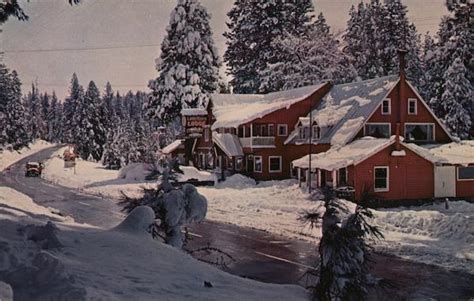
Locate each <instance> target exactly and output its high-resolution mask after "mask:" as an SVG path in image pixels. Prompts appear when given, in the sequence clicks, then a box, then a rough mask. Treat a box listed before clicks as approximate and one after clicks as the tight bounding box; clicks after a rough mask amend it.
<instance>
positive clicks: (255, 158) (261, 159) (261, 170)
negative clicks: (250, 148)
mask: <svg viewBox="0 0 474 301" xmlns="http://www.w3.org/2000/svg"><path fill="white" fill-rule="evenodd" d="M257 158H259V159H260V162H261V169H260V170H257V169H256V168H255V166H256V165H257V164H256V163H257ZM253 172H256V173H262V172H263V158H262V156H253Z"/></svg>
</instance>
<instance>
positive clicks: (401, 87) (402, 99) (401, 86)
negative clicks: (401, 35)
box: [395, 49, 408, 151]
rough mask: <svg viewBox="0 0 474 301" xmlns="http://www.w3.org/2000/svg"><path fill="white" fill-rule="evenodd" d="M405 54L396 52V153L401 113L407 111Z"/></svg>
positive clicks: (401, 122)
mask: <svg viewBox="0 0 474 301" xmlns="http://www.w3.org/2000/svg"><path fill="white" fill-rule="evenodd" d="M406 54H407V51H406V50H404V49H399V50H398V60H399V71H398V72H399V75H400V82H399V83H398V120H397V128H396V133H395V135H396V143H395V149H396V150H397V151H398V150H400V129H401V125H402V124H403V120H402V116H403V114H402V112H406V110H407V109H408V108H407V107H406V106H407V105H408V100H407V98H406V96H405V85H406V82H405V81H406V74H405V68H406V61H405V55H406Z"/></svg>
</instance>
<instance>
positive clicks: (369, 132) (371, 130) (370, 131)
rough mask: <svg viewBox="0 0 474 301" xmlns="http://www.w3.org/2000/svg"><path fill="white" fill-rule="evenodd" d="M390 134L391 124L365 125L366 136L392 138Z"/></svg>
mask: <svg viewBox="0 0 474 301" xmlns="http://www.w3.org/2000/svg"><path fill="white" fill-rule="evenodd" d="M390 132H391V131H390V123H367V124H366V125H365V136H372V137H375V138H390V135H391V133H390Z"/></svg>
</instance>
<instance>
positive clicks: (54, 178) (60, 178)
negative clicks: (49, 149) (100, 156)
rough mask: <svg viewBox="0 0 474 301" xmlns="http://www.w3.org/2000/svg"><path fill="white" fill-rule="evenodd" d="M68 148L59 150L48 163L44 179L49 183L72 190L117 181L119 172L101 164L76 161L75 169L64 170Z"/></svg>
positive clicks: (44, 171) (46, 163)
mask: <svg viewBox="0 0 474 301" xmlns="http://www.w3.org/2000/svg"><path fill="white" fill-rule="evenodd" d="M65 149H66V148H61V149H59V150H58V151H57V152H56V153H55V154H54V155H53V156H52V157H51V159H49V160H48V161H46V162H45V169H44V170H43V175H42V177H43V178H44V179H46V180H47V181H50V182H52V183H54V184H58V185H61V186H65V187H70V188H82V187H84V186H86V185H89V184H92V183H97V182H105V181H111V180H115V179H117V176H118V174H119V171H118V170H109V169H105V168H104V167H102V166H101V165H100V164H99V163H96V162H89V161H84V160H81V159H76V167H75V168H64V161H63V159H62V154H63V152H64V150H65Z"/></svg>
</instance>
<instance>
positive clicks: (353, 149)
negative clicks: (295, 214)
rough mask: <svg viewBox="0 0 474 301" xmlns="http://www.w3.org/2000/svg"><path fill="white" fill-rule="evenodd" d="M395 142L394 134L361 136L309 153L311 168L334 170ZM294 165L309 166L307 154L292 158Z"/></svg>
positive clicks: (360, 159) (365, 157)
mask: <svg viewBox="0 0 474 301" xmlns="http://www.w3.org/2000/svg"><path fill="white" fill-rule="evenodd" d="M394 142H395V136H392V137H391V138H390V139H385V138H384V139H380V138H373V137H363V138H360V139H358V140H355V141H354V142H352V143H349V144H346V145H344V146H341V147H336V148H331V149H330V150H328V151H326V152H324V153H319V154H314V155H311V169H316V168H319V169H324V170H334V169H339V168H343V167H347V166H350V165H353V164H357V163H359V162H362V161H364V160H365V159H367V158H369V157H370V156H372V155H373V154H375V153H377V152H379V151H381V150H382V149H384V148H386V147H387V146H389V145H390V144H392V143H394ZM292 163H293V166H294V167H299V168H309V155H306V156H304V157H302V158H300V159H297V160H294V161H293V162H292Z"/></svg>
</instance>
